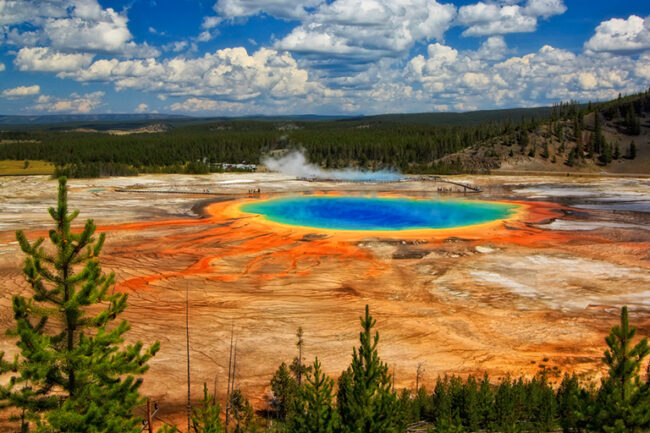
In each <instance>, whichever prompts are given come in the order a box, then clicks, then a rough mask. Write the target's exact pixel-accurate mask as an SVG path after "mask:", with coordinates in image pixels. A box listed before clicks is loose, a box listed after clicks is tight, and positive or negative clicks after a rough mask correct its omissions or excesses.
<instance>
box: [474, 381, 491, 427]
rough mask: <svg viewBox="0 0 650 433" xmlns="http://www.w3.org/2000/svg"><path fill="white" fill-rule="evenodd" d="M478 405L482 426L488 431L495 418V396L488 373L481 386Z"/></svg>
mask: <svg viewBox="0 0 650 433" xmlns="http://www.w3.org/2000/svg"><path fill="white" fill-rule="evenodd" d="M476 405H477V410H478V412H479V417H480V420H479V423H480V426H481V428H483V429H486V428H488V427H489V425H490V421H491V420H492V419H493V418H494V394H493V392H492V385H491V384H490V379H489V378H488V375H487V373H486V374H485V375H484V376H483V379H482V380H481V384H480V385H479V388H478V396H477V402H476Z"/></svg>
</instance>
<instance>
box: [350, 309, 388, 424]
mask: <svg viewBox="0 0 650 433" xmlns="http://www.w3.org/2000/svg"><path fill="white" fill-rule="evenodd" d="M375 322H376V321H375V320H374V319H373V318H372V316H371V315H370V310H369V308H368V306H367V305H366V314H365V317H362V318H361V327H362V328H363V331H361V332H360V334H359V340H360V343H361V344H360V346H359V349H358V350H357V349H356V348H355V349H354V350H353V354H352V363H351V364H350V366H349V367H348V369H347V372H344V373H343V374H342V375H341V378H340V379H339V393H338V396H339V401H338V405H339V413H340V415H341V424H342V431H343V432H349V433H393V432H396V431H397V425H398V414H397V404H396V403H397V396H396V395H395V393H394V392H393V390H392V384H391V376H390V374H389V373H388V366H387V365H386V363H384V362H382V361H381V360H380V359H379V354H378V353H377V344H378V343H379V333H377V332H376V333H375V335H374V336H373V335H372V332H371V331H372V328H373V327H374V326H375Z"/></svg>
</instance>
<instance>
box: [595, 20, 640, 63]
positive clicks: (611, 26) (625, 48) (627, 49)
mask: <svg viewBox="0 0 650 433" xmlns="http://www.w3.org/2000/svg"><path fill="white" fill-rule="evenodd" d="M585 49H586V50H589V51H595V52H610V53H617V54H634V53H639V52H642V51H646V50H650V16H647V17H645V19H644V18H641V17H638V16H636V15H630V17H629V18H628V19H626V20H624V19H619V18H613V19H611V20H608V21H603V22H602V23H600V24H599V25H598V27H596V33H595V34H594V35H593V36H592V37H591V39H589V40H588V41H587V42H586V43H585Z"/></svg>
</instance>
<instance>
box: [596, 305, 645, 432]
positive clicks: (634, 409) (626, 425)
mask: <svg viewBox="0 0 650 433" xmlns="http://www.w3.org/2000/svg"><path fill="white" fill-rule="evenodd" d="M635 335H636V328H635V327H633V326H630V324H629V320H628V312H627V307H623V309H622V311H621V323H620V325H618V326H614V327H613V328H612V330H611V331H610V334H609V335H608V336H607V338H605V341H606V342H607V346H608V347H609V349H608V350H606V351H605V356H604V357H603V361H604V362H605V364H607V366H608V367H609V376H608V377H607V378H606V379H604V380H603V383H602V386H601V389H600V391H599V393H598V398H597V401H596V404H595V411H594V412H595V413H594V417H593V420H592V421H593V426H592V427H594V428H596V429H598V430H600V431H604V432H607V433H621V432H641V431H646V429H648V428H650V395H649V389H648V387H649V385H648V384H647V383H644V382H642V381H641V378H640V377H639V371H640V369H641V364H642V362H643V359H644V358H645V357H646V356H648V354H650V348H649V347H648V340H647V338H643V339H642V340H641V341H639V342H638V343H637V344H636V345H634V346H632V340H633V339H634V336H635Z"/></svg>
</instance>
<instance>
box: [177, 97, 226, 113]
mask: <svg viewBox="0 0 650 433" xmlns="http://www.w3.org/2000/svg"><path fill="white" fill-rule="evenodd" d="M170 108H171V109H172V110H173V111H213V110H215V109H216V108H217V101H213V100H212V99H204V98H188V99H186V100H185V101H184V102H176V103H174V104H172V105H171V106H170Z"/></svg>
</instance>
